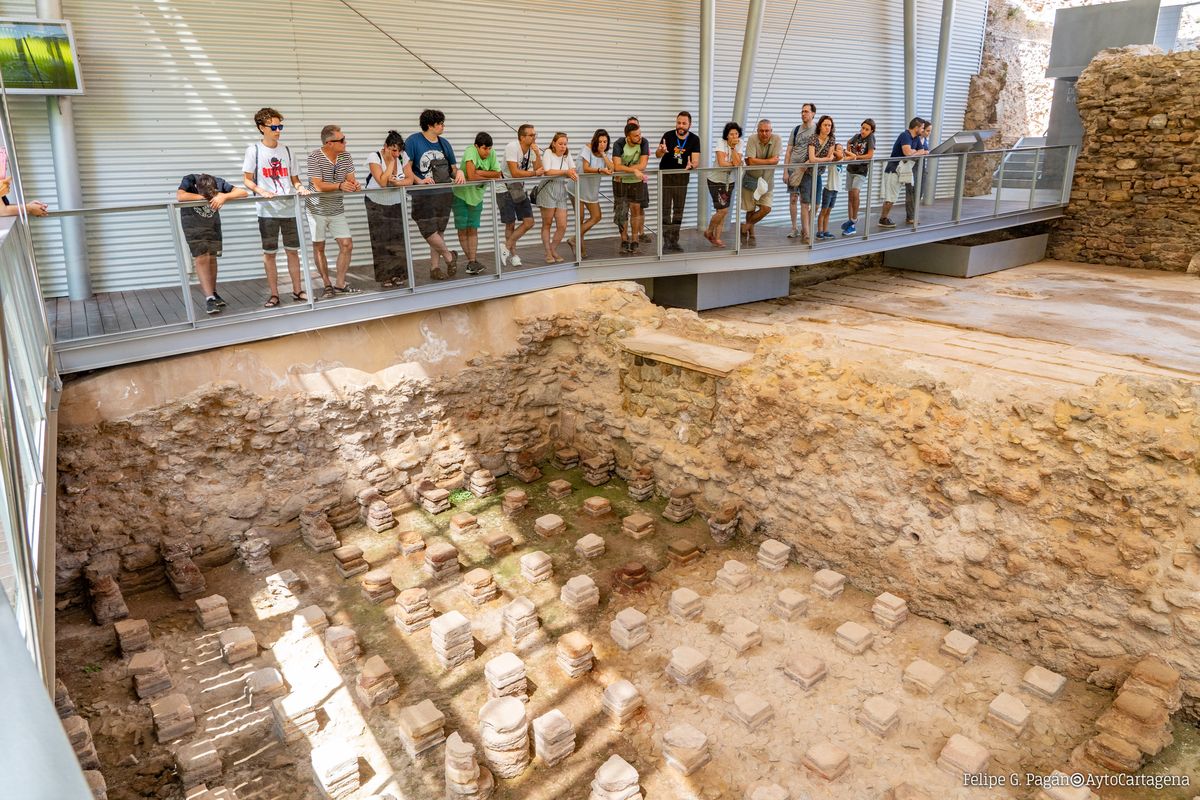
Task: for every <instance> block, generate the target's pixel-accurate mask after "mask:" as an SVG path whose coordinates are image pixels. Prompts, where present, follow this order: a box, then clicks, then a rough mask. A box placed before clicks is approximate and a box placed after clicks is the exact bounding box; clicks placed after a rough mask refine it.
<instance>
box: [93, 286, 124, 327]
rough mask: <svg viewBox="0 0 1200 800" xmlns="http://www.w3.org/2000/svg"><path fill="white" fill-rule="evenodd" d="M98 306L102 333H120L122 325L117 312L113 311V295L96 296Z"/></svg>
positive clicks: (107, 293) (108, 293)
mask: <svg viewBox="0 0 1200 800" xmlns="http://www.w3.org/2000/svg"><path fill="white" fill-rule="evenodd" d="M96 305H97V306H99V309H100V328H101V333H120V331H121V323H120V322H119V321H118V320H117V312H116V311H114V310H113V303H112V293H111V292H104V293H102V294H98V295H96Z"/></svg>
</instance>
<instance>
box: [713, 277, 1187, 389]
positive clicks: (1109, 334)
mask: <svg viewBox="0 0 1200 800" xmlns="http://www.w3.org/2000/svg"><path fill="white" fill-rule="evenodd" d="M1198 293H1200V281H1198V280H1197V279H1196V276H1195V275H1184V274H1179V273H1173V272H1155V271H1151V270H1139V269H1125V268H1121V267H1102V266H1095V265H1091V264H1071V263H1068V262H1063V261H1040V262H1038V263H1036V264H1028V265H1026V266H1023V267H1017V268H1015V269H1009V270H1004V271H1002V272H996V273H992V274H990V275H984V276H980V277H977V278H971V279H969V280H964V279H962V278H952V277H948V276H944V275H932V274H927V273H919V272H901V271H898V270H888V269H871V270H864V271H861V272H856V273H854V274H852V275H847V276H843V277H839V278H835V279H833V280H828V281H822V282H820V283H817V284H814V285H809V286H801V287H797V288H795V289H794V290H793V292H792V294H791V296H790V297H787V298H783V299H780V300H772V301H767V302H762V303H750V304H746V305H740V306H733V307H731V308H722V309H716V310H713V311H707V312H703V314H702V316H704V317H709V318H713V319H720V320H722V321H726V322H733V323H738V324H748V325H751V326H758V327H761V326H776V325H778V326H784V327H783V330H784V331H785V332H787V333H791V334H795V333H798V332H801V331H804V330H815V331H820V332H824V333H830V334H833V335H835V336H836V337H837V338H838V339H839V340H841V341H842V342H844V343H845V344H846V345H847V346H849V347H854V346H859V345H867V346H872V347H882V348H885V349H888V350H892V351H895V352H897V353H898V354H899V355H900V356H901V357H902V358H905V359H907V360H911V361H912V362H914V363H919V364H920V365H921V366H922V367H925V368H932V369H934V370H935V371H936V370H937V369H938V368H939V367H942V368H944V367H946V366H958V367H962V368H966V369H967V370H969V373H968V374H967V376H966V377H963V376H959V380H960V381H961V380H968V381H969V382H970V384H971V390H972V391H977V392H981V393H983V394H984V395H986V394H987V391H988V387H989V385H990V383H992V382H994V381H995V379H996V378H997V377H1003V378H1008V379H1015V380H1023V381H1025V382H1026V383H1027V384H1028V385H1037V384H1040V385H1042V386H1045V387H1046V388H1047V389H1049V390H1052V391H1060V390H1061V389H1062V388H1063V385H1064V384H1074V385H1080V386H1090V385H1092V384H1094V383H1095V382H1096V381H1097V380H1098V379H1099V378H1101V377H1103V376H1104V375H1107V374H1120V373H1126V374H1130V375H1137V376H1142V377H1156V376H1161V377H1171V378H1183V379H1192V380H1200V324H1197V323H1200V307H1198V306H1197V304H1196V298H1197V295H1198ZM965 388H966V387H964V389H965Z"/></svg>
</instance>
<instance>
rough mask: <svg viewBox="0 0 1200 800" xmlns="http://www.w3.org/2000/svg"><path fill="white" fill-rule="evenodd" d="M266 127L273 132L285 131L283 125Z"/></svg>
mask: <svg viewBox="0 0 1200 800" xmlns="http://www.w3.org/2000/svg"><path fill="white" fill-rule="evenodd" d="M266 127H268V128H270V129H271V130H273V131H281V130H283V126H282V125H267V126H266Z"/></svg>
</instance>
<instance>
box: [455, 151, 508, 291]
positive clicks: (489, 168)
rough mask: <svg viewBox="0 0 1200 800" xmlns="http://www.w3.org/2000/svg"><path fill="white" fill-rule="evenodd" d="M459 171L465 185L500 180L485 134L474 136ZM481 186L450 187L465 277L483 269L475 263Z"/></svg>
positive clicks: (481, 204)
mask: <svg viewBox="0 0 1200 800" xmlns="http://www.w3.org/2000/svg"><path fill="white" fill-rule="evenodd" d="M462 163H463V169H464V170H465V171H466V173H467V180H468V181H484V180H489V179H492V178H499V177H501V174H500V163H499V162H498V161H497V160H496V154H495V153H494V152H493V151H492V137H491V135H490V134H488V133H478V134H476V135H475V144H473V145H471V146H470V147H468V148H467V152H466V153H464V154H463V161H462ZM483 196H484V186H482V185H480V184H475V185H473V186H455V187H454V227H455V228H456V229H457V230H458V241H459V242H461V243H462V246H463V252H464V253H466V254H467V274H468V275H478V274H479V273H481V272H483V271H484V270H485V269H487V267H485V266H484V265H483V264H480V263H479V262H478V261H476V260H475V256H476V255H477V254H478V250H479V219H480V217H482V216H483Z"/></svg>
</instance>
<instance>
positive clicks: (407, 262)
mask: <svg viewBox="0 0 1200 800" xmlns="http://www.w3.org/2000/svg"><path fill="white" fill-rule="evenodd" d="M409 208H410V198H409V196H408V187H407V186H406V187H404V188H402V189H401V190H400V216H401V218H402V219H403V220H404V266H405V269H407V270H408V290H409V291H410V292H415V291H416V290H417V271H416V269H414V268H413V244H412V241H410V240H409V237H408V214H409Z"/></svg>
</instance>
